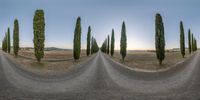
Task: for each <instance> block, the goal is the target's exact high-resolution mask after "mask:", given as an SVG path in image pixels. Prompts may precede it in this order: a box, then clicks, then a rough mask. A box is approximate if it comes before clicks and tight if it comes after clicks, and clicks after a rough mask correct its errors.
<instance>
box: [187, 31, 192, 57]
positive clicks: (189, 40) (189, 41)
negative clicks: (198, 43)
mask: <svg viewBox="0 0 200 100" xmlns="http://www.w3.org/2000/svg"><path fill="white" fill-rule="evenodd" d="M188 51H189V53H190V54H191V51H192V50H191V32H190V29H189V30H188Z"/></svg>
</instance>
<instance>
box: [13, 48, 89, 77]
mask: <svg viewBox="0 0 200 100" xmlns="http://www.w3.org/2000/svg"><path fill="white" fill-rule="evenodd" d="M9 57H10V58H11V59H12V60H14V61H15V62H17V63H18V64H19V65H20V67H21V68H23V69H25V70H27V71H30V72H33V73H36V74H40V75H49V74H58V73H59V74H62V73H64V72H66V70H68V69H69V68H70V67H72V66H73V65H78V64H80V63H81V62H83V61H85V60H87V59H88V57H87V56H86V53H85V50H83V51H82V53H81V58H80V60H78V61H74V60H73V51H72V50H63V51H55V50H53V51H45V55H44V58H43V59H42V61H41V63H37V61H36V59H35V56H34V52H33V50H20V51H19V56H18V57H17V58H15V57H14V55H13V54H11V56H9Z"/></svg>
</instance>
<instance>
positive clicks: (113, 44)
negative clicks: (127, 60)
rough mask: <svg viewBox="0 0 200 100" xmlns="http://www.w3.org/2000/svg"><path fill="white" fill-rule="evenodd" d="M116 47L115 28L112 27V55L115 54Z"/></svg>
mask: <svg viewBox="0 0 200 100" xmlns="http://www.w3.org/2000/svg"><path fill="white" fill-rule="evenodd" d="M114 49H115V33H114V29H112V35H111V51H110V53H111V56H113V54H114Z"/></svg>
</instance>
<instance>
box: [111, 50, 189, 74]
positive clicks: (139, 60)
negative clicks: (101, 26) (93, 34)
mask: <svg viewBox="0 0 200 100" xmlns="http://www.w3.org/2000/svg"><path fill="white" fill-rule="evenodd" d="M189 56H190V55H189V54H188V53H186V56H185V58H182V56H181V53H180V52H172V51H171V52H166V55H165V60H164V61H163V65H161V66H160V65H159V63H158V60H157V58H156V54H155V52H148V51H128V52H127V56H126V58H125V62H123V64H125V65H127V66H129V67H132V68H139V69H147V70H156V69H162V68H166V67H172V66H173V65H175V64H177V63H178V62H180V61H183V60H185V59H186V58H188V57H189ZM113 59H114V60H116V61H118V62H120V63H122V61H121V56H120V53H119V51H115V54H114V57H113Z"/></svg>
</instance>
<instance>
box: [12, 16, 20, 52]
mask: <svg viewBox="0 0 200 100" xmlns="http://www.w3.org/2000/svg"><path fill="white" fill-rule="evenodd" d="M18 50H19V24H18V20H17V19H15V21H14V30H13V51H14V54H15V56H17V55H18Z"/></svg>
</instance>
